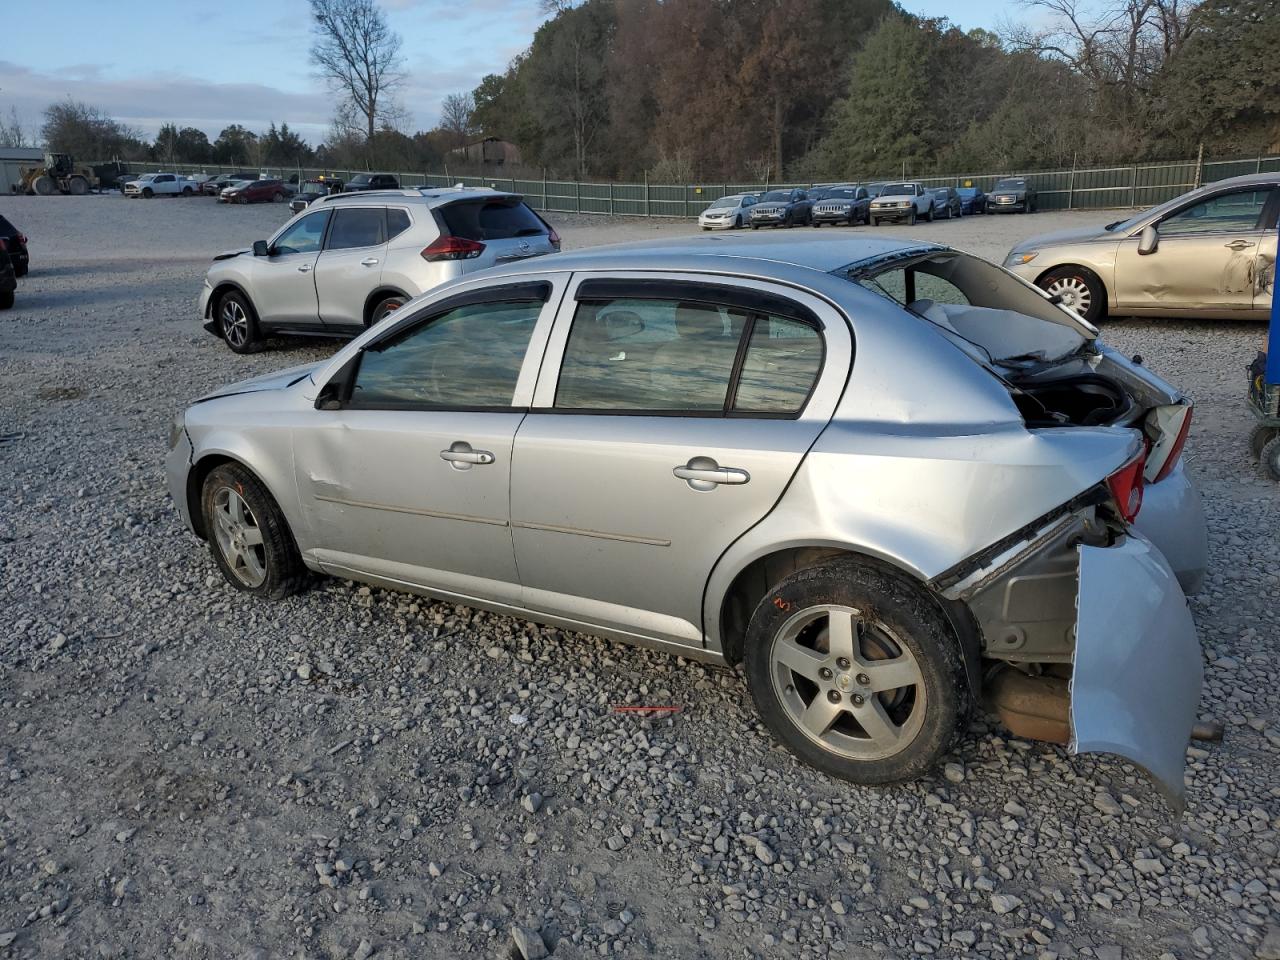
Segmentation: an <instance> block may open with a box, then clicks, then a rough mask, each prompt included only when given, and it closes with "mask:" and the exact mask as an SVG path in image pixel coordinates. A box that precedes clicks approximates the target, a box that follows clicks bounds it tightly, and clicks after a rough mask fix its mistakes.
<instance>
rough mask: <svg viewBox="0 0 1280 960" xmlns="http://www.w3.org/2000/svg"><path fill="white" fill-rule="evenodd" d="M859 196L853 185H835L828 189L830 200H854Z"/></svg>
mask: <svg viewBox="0 0 1280 960" xmlns="http://www.w3.org/2000/svg"><path fill="white" fill-rule="evenodd" d="M856 196H857V191H856V190H855V189H853V188H852V187H835V188H834V189H832V190H830V191H828V193H827V199H828V200H852V199H854V197H856Z"/></svg>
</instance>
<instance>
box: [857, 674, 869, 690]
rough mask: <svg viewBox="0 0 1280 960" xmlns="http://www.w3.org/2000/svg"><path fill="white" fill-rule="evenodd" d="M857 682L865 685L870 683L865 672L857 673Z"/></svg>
mask: <svg viewBox="0 0 1280 960" xmlns="http://www.w3.org/2000/svg"><path fill="white" fill-rule="evenodd" d="M858 683H860V684H862V685H863V686H864V687H865V686H867V685H868V684H870V683H871V678H870V677H868V676H867V675H866V674H865V673H860V674H858Z"/></svg>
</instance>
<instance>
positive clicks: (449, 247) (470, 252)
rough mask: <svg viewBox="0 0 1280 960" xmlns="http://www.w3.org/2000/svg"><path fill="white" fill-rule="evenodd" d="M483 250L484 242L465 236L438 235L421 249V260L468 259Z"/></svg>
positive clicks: (478, 254)
mask: <svg viewBox="0 0 1280 960" xmlns="http://www.w3.org/2000/svg"><path fill="white" fill-rule="evenodd" d="M483 252H484V244H483V243H480V242H479V241H477V240H468V239H466V238H465V237H439V238H437V239H436V240H433V241H432V242H431V245H430V246H428V247H423V249H422V259H423V260H432V261H435V260H470V259H471V258H473V257H478V256H480V254H481V253H483Z"/></svg>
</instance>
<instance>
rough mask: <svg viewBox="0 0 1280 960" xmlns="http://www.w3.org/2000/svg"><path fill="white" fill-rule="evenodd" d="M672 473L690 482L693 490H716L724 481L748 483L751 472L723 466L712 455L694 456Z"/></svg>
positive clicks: (728, 482)
mask: <svg viewBox="0 0 1280 960" xmlns="http://www.w3.org/2000/svg"><path fill="white" fill-rule="evenodd" d="M671 473H672V475H673V476H675V477H676V478H678V479H680V480H685V481H687V482H688V484H689V487H690V488H691V489H693V490H701V491H704V492H705V491H707V490H714V489H715V488H716V487H718V486H719V485H720V484H722V483H727V484H737V483H746V482H747V481H749V480H750V479H751V474H749V473H747V471H745V470H739V469H738V468H737V467H722V466H720V464H718V463H716V462H715V460H713V459H711V458H710V457H694V458H693V459H692V460H690V461H689V462H688V463H686V464H685V465H684V466H681V467H676V468H675V469H674V470H672V471H671Z"/></svg>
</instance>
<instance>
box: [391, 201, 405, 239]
mask: <svg viewBox="0 0 1280 960" xmlns="http://www.w3.org/2000/svg"><path fill="white" fill-rule="evenodd" d="M408 229H409V213H408V211H407V210H401V209H399V208H398V207H387V239H388V240H391V239H394V238H395V237H398V236H399V235H400V234H402V233H404V232H405V231H406V230H408Z"/></svg>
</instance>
